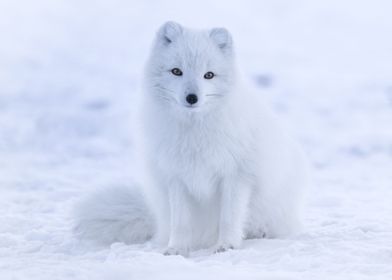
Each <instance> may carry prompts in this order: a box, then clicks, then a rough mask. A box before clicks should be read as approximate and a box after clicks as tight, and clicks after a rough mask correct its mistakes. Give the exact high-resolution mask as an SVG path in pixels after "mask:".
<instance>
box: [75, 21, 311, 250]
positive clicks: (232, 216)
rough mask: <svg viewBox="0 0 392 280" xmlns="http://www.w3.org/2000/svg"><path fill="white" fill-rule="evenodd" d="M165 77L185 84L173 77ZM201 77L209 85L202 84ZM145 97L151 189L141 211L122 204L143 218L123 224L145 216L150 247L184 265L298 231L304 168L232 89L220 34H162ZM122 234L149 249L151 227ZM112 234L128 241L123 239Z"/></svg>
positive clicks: (280, 135) (228, 52)
mask: <svg viewBox="0 0 392 280" xmlns="http://www.w3.org/2000/svg"><path fill="white" fill-rule="evenodd" d="M173 68H179V69H181V71H182V72H183V75H182V76H175V75H173V73H172V72H171V70H172V69H173ZM209 71H211V72H213V73H215V77H214V78H212V79H205V78H204V74H205V73H206V72H209ZM145 87H146V88H145V92H144V96H143V98H144V101H145V102H144V106H143V112H144V117H143V119H144V123H145V142H146V148H147V150H146V158H147V162H148V165H147V166H148V171H149V173H150V175H151V176H150V177H151V178H152V180H153V182H152V183H151V184H146V186H145V187H144V188H143V190H144V194H145V197H146V203H147V205H148V206H147V207H145V206H144V202H143V201H139V198H140V199H141V197H139V196H138V197H139V198H138V199H133V198H132V197H129V198H130V199H129V200H130V201H129V205H130V206H129V208H128V207H127V206H126V205H125V204H124V208H123V209H124V210H125V209H126V210H127V211H135V209H134V208H136V209H139V210H140V209H141V211H139V213H138V214H135V213H130V214H129V215H130V216H129V219H130V220H129V223H131V224H132V223H133V222H134V221H135V220H140V219H150V215H145V214H144V213H143V211H147V209H151V211H152V213H153V214H152V216H153V217H154V220H155V221H156V223H155V224H154V227H155V230H154V240H155V241H156V242H157V243H158V244H161V245H162V246H165V247H166V248H167V249H166V253H167V254H182V255H187V254H188V252H189V251H190V250H194V249H199V248H205V247H209V246H214V248H215V250H216V251H224V250H227V249H229V248H238V247H240V246H241V242H242V240H243V238H257V237H259V238H260V237H281V236H285V235H287V234H291V233H293V232H295V231H296V230H297V229H298V228H299V225H300V219H299V218H300V215H299V214H300V211H299V210H300V205H301V193H302V188H303V187H304V186H305V185H306V183H307V174H306V173H307V172H306V171H307V168H306V164H305V161H304V159H303V156H302V153H301V151H300V149H299V148H298V147H297V146H296V145H295V144H293V143H292V142H291V141H290V140H289V138H288V137H287V136H286V135H285V131H283V130H281V129H280V128H279V125H278V124H277V121H276V120H275V118H274V116H273V115H272V114H271V113H270V112H269V111H268V110H267V109H266V107H265V106H264V104H263V102H262V100H261V96H260V94H258V93H255V92H253V91H252V90H250V89H248V88H247V87H246V86H245V85H244V83H243V82H242V80H241V79H240V76H239V74H238V72H237V69H236V65H235V55H234V50H233V41H232V38H231V35H230V33H229V32H228V31H227V30H226V29H223V28H215V29H212V30H210V31H196V30H190V29H187V28H184V27H182V26H180V25H179V24H177V23H173V22H168V23H166V24H164V25H163V26H162V27H161V28H160V30H159V31H158V33H157V37H156V39H155V42H154V45H153V48H152V52H151V56H150V59H149V61H148V63H147V68H146V75H145ZM190 93H193V94H196V95H197V96H198V102H197V103H196V104H194V105H193V106H192V107H189V104H188V103H187V102H186V96H187V95H188V94H190ZM112 202H115V203H114V206H115V204H116V201H115V200H113V201H112ZM123 202H125V203H127V202H126V201H121V202H119V203H120V205H123V204H122V203H123ZM132 203H133V205H132ZM139 203H141V204H142V206H141V207H140V206H139ZM111 207H112V206H111ZM89 208H90V210H88V211H87V212H88V213H87V212H86V211H85V212H84V214H82V215H86V213H87V214H88V215H92V216H93V218H92V219H90V220H91V221H93V222H92V223H93V224H94V223H95V224H96V225H97V226H95V227H96V228H100V229H102V231H104V227H105V226H108V227H109V226H110V223H109V222H108V223H106V225H104V223H100V222H98V220H99V219H100V218H101V217H100V216H99V215H98V214H89V212H90V211H101V210H102V211H103V212H104V213H106V212H105V211H107V210H108V209H106V210H105V209H97V210H94V209H91V208H94V207H89ZM110 211H111V210H110ZM120 212H121V211H120ZM124 213H125V212H124ZM113 214H114V213H113ZM127 215H128V214H124V215H123V217H125V218H126V219H127V218H128V216H127ZM108 216H110V215H108ZM135 216H140V217H142V218H135ZM114 219H115V220H116V219H117V217H116V216H114ZM151 219H153V218H152V217H151ZM87 220H88V219H87ZM132 220H133V221H132ZM122 222H125V220H122ZM122 222H121V223H122ZM86 227H87V228H91V226H90V225H87V226H85V228H86ZM117 228H119V227H117ZM117 228H116V227H114V229H115V230H117ZM123 228H125V229H126V230H129V232H128V234H129V237H127V238H128V239H127V240H129V241H131V239H135V238H134V236H139V235H140V236H141V237H142V238H141V239H143V238H144V239H147V238H148V236H150V235H151V229H152V228H153V226H151V225H149V226H147V227H146V226H142V227H134V226H132V225H130V226H129V227H123ZM115 230H111V232H112V234H116V232H115ZM134 230H144V232H141V233H137V232H134ZM86 231H88V232H91V231H93V230H86ZM118 233H119V234H121V235H122V238H126V235H125V231H124V230H119V232H118ZM96 234H99V235H101V234H102V233H101V232H99V233H96ZM116 235H117V234H116ZM108 239H109V238H108ZM136 239H138V240H140V239H139V238H136ZM116 240H119V238H117V239H116Z"/></svg>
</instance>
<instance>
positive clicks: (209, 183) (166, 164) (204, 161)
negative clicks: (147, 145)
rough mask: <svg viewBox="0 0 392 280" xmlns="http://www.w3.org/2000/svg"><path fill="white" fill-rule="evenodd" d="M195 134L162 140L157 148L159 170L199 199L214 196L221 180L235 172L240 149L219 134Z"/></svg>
mask: <svg viewBox="0 0 392 280" xmlns="http://www.w3.org/2000/svg"><path fill="white" fill-rule="evenodd" d="M201 136H202V135H196V136H193V137H186V135H185V136H184V135H180V136H179V137H178V138H174V139H170V140H168V141H167V142H166V141H163V142H161V143H160V145H157V147H156V154H157V155H159V157H158V158H159V159H158V160H157V162H156V163H157V164H158V165H159V169H160V170H162V171H163V172H164V173H165V175H166V176H167V177H168V178H170V180H171V181H173V180H174V181H178V182H180V183H181V184H183V185H184V187H186V188H188V189H189V191H190V193H192V194H194V195H196V196H206V195H210V194H212V193H214V192H215V191H216V188H217V187H218V185H219V183H220V182H221V181H222V179H223V178H224V177H225V176H226V175H227V174H230V173H232V172H233V170H235V169H236V164H237V162H236V158H239V157H241V152H240V151H239V150H238V147H236V146H235V145H233V144H232V143H230V142H229V141H227V140H226V139H222V138H221V137H218V136H217V135H210V137H206V136H204V137H201Z"/></svg>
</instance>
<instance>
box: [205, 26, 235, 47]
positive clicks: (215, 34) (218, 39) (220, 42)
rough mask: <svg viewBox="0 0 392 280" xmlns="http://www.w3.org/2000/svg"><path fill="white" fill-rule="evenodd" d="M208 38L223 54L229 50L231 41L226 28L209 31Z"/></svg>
mask: <svg viewBox="0 0 392 280" xmlns="http://www.w3.org/2000/svg"><path fill="white" fill-rule="evenodd" d="M210 38H211V39H212V40H213V41H214V42H215V44H216V45H217V46H218V48H220V49H221V50H222V51H223V52H228V51H229V50H231V48H232V45H233V40H232V38H231V35H230V32H229V31H228V30H227V29H226V28H214V29H212V30H211V31H210Z"/></svg>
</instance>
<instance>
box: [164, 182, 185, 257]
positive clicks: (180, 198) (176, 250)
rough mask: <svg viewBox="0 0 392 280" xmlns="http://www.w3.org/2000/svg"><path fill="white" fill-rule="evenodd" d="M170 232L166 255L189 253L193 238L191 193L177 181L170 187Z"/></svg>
mask: <svg viewBox="0 0 392 280" xmlns="http://www.w3.org/2000/svg"><path fill="white" fill-rule="evenodd" d="M169 205H170V233H169V244H168V248H167V249H166V251H165V253H164V254H165V255H182V256H185V257H186V256H188V255H189V248H190V245H191V244H190V243H191V240H192V231H191V211H190V201H189V194H187V193H186V189H185V186H183V185H181V184H179V183H176V184H174V185H172V186H171V187H170V189H169Z"/></svg>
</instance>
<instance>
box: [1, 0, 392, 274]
mask: <svg viewBox="0 0 392 280" xmlns="http://www.w3.org/2000/svg"><path fill="white" fill-rule="evenodd" d="M391 8H392V4H391V2H390V1H388V0H384V1H382V0H375V1H365V0H364V1H354V0H346V1H337V0H333V1H326V0H325V1H321V0H320V1H305V0H301V1H289V0H278V1H271V0H270V1H249V0H243V1H240V2H238V1H214V2H212V1H206V0H199V1H193V2H188V1H176V0H170V1H161V2H158V1H153V0H150V1H139V2H136V1H132V2H131V1H125V0H124V1H121V0H115V1H76V0H69V1H65V0H64V1H61V0H59V1H50V0H37V1H23V0H19V1H11V0H2V1H1V2H0V34H1V44H0V279H41V280H42V279H392V220H391V216H392V215H391V214H392V203H391V199H392V127H391V124H392V54H391V50H392V37H391V35H390V31H391V30H392V18H391V17H390V11H391ZM168 19H171V20H176V21H178V22H181V23H183V24H184V25H188V26H194V27H201V28H208V27H212V26H225V27H227V28H228V29H230V30H231V31H232V33H233V36H234V39H235V43H236V48H237V53H238V58H239V60H240V62H241V66H242V69H243V70H244V72H245V73H246V74H247V76H248V77H249V79H250V80H251V81H253V82H254V83H255V85H256V86H258V87H259V90H260V94H264V95H266V98H267V99H268V100H269V101H270V102H271V104H272V106H273V107H274V108H275V110H276V111H277V113H278V115H279V116H280V118H281V119H282V120H283V121H284V122H285V123H286V124H287V126H288V127H289V128H290V130H291V131H292V134H293V135H296V137H297V138H298V139H299V140H300V141H301V143H302V144H303V146H304V148H305V150H306V152H307V153H308V155H309V157H310V160H311V162H312V165H313V179H314V180H313V181H314V182H313V185H312V188H311V189H310V191H309V195H308V198H307V211H306V217H305V223H306V229H305V231H304V232H303V233H301V234H299V235H297V236H293V237H291V238H288V239H282V240H277V239H276V240H266V239H264V240H249V241H246V242H245V243H244V246H243V248H242V249H240V250H234V251H229V252H226V253H221V254H210V253H209V252H207V251H199V252H195V253H193V254H192V255H191V257H190V258H188V259H185V258H183V257H181V256H170V257H167V256H163V255H162V254H160V253H159V252H156V251H154V250H153V249H151V247H150V244H141V245H132V246H127V245H124V244H120V243H116V244H113V245H112V246H111V247H110V248H107V247H97V246H94V245H92V244H86V243H82V242H80V241H78V240H76V239H75V238H74V236H73V235H72V232H71V230H70V229H71V226H72V209H73V205H74V203H75V202H76V201H77V200H78V199H79V198H80V197H82V196H83V195H85V194H86V193H89V192H91V191H92V190H94V189H97V188H100V187H110V186H117V185H128V184H131V182H132V181H133V177H134V175H135V173H137V172H138V162H137V160H135V159H136V155H135V154H136V152H137V151H135V150H134V141H135V138H136V136H137V135H136V134H137V129H136V127H137V124H135V122H134V121H133V120H134V115H133V112H134V111H135V110H134V109H135V108H134V106H133V105H134V104H135V98H136V96H137V93H138V88H139V86H140V79H141V73H142V70H143V63H144V61H145V58H146V56H147V55H148V50H149V45H150V43H151V40H152V37H153V35H154V32H155V30H156V29H157V27H158V26H159V25H160V24H162V23H163V22H164V21H166V20H168Z"/></svg>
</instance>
